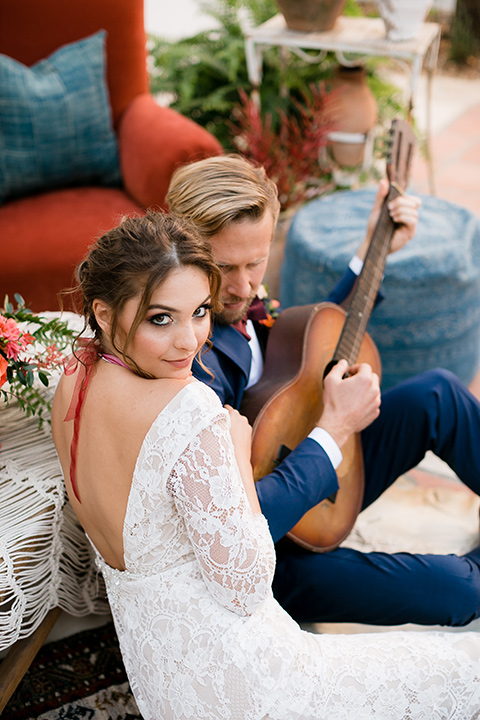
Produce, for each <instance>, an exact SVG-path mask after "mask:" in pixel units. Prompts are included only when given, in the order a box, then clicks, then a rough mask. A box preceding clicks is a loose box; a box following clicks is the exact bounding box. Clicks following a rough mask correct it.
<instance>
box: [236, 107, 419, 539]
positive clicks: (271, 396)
mask: <svg viewBox="0 0 480 720" xmlns="http://www.w3.org/2000/svg"><path fill="white" fill-rule="evenodd" d="M387 144H388V146H389V148H390V150H389V157H388V158H387V175H388V178H389V181H390V187H389V191H388V195H387V197H386V198H385V199H384V201H383V205H382V208H381V210H380V215H379V218H378V221H377V224H376V227H375V230H374V232H373V235H372V238H371V240H370V245H369V248H368V251H367V253H366V257H365V261H364V263H363V267H362V271H361V273H360V275H359V278H358V280H357V282H356V285H355V289H354V291H353V294H352V298H351V300H350V304H349V309H348V313H346V312H344V310H342V309H341V308H340V307H339V306H337V305H333V304H331V303H321V304H319V305H308V306H301V307H293V308H288V309H287V310H284V311H283V312H282V313H281V314H280V316H279V317H278V319H277V320H276V322H275V325H274V326H273V328H272V330H271V332H270V335H269V339H268V346H267V355H266V358H265V367H264V371H263V375H262V379H261V380H260V382H258V383H257V384H256V385H254V386H253V387H252V388H250V389H249V390H248V391H247V392H246V393H245V396H244V399H243V402H242V406H241V411H242V412H243V413H244V414H245V415H246V416H247V418H248V419H249V420H250V423H251V424H253V446H252V465H253V470H254V477H255V480H259V479H260V478H262V477H263V476H264V475H267V474H268V473H270V472H271V471H272V470H273V469H274V468H275V466H276V464H278V463H279V462H281V460H282V459H283V458H284V457H285V454H288V452H289V451H290V450H293V449H294V448H295V447H297V445H298V444H299V443H300V442H301V441H302V440H303V439H304V438H305V437H306V436H307V435H308V434H309V432H310V431H311V430H312V429H313V428H314V427H315V425H316V422H317V421H318V420H319V418H320V416H321V414H322V411H323V399H322V398H323V380H324V377H325V375H327V374H328V372H329V371H330V369H331V367H332V365H333V364H335V363H336V362H338V361H339V360H341V359H342V358H344V359H345V360H347V362H348V365H349V366H351V365H353V364H354V363H368V364H369V365H371V367H372V368H373V370H374V371H375V372H376V373H378V375H380V371H381V365H380V356H379V354H378V350H377V348H376V347H375V344H374V342H373V340H372V339H371V337H370V336H369V335H368V334H367V332H366V329H367V324H368V321H369V319H370V315H371V312H372V310H373V306H374V304H375V298H376V297H377V293H378V289H379V287H380V283H381V281H382V277H383V273H384V270H385V263H386V260H387V256H388V253H389V252H390V248H391V242H392V238H393V235H394V232H395V229H396V226H395V223H394V221H393V220H392V218H391V217H390V213H389V211H388V204H389V202H390V201H391V200H393V199H394V198H395V197H398V195H400V194H401V193H402V192H403V190H402V188H405V187H406V186H407V183H408V173H409V168H410V165H411V160H412V154H413V148H414V145H415V136H414V133H413V130H412V128H411V126H410V125H409V123H407V122H405V121H402V120H394V121H393V122H392V128H391V131H390V138H389V140H388V143H387ZM342 454H343V460H342V463H341V464H340V466H339V467H338V468H337V477H338V484H339V488H340V489H339V490H338V492H337V493H335V496H334V497H331V498H327V499H325V500H324V501H323V502H321V503H319V504H318V505H317V506H316V507H314V508H312V509H311V510H309V511H308V512H307V513H306V514H305V515H304V516H303V518H302V519H301V520H300V521H299V522H298V523H297V524H296V525H295V527H293V528H292V530H291V531H290V533H289V536H290V537H291V538H292V539H293V540H294V541H295V542H297V543H298V544H299V545H302V546H303V547H306V548H309V549H310V550H314V551H316V552H326V551H328V550H332V549H333V548H335V547H337V545H339V543H341V541H342V540H343V539H344V538H345V537H346V535H348V533H349V532H350V530H351V529H352V527H353V525H354V523H355V520H356V517H357V515H358V513H359V511H360V509H361V506H362V500H363V490H364V472H363V458H362V449H361V443H360V436H359V435H354V436H352V437H351V438H350V439H349V441H348V443H347V444H346V445H344V446H343V447H342Z"/></svg>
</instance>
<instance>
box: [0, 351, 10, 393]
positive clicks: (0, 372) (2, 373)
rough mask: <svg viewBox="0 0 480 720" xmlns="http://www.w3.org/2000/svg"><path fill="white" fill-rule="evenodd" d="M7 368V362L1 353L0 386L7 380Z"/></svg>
mask: <svg viewBox="0 0 480 720" xmlns="http://www.w3.org/2000/svg"><path fill="white" fill-rule="evenodd" d="M7 368H8V362H7V361H6V360H5V358H4V357H3V355H0V387H2V385H3V384H4V383H6V382H7Z"/></svg>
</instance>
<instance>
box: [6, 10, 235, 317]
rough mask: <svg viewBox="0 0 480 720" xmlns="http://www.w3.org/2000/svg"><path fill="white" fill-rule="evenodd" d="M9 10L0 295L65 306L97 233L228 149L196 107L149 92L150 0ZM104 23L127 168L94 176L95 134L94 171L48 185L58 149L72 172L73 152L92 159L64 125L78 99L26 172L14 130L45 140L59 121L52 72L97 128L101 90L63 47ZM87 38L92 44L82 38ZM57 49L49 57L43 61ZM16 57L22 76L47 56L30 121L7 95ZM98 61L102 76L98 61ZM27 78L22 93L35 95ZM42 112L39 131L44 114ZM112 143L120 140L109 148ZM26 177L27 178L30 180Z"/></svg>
mask: <svg viewBox="0 0 480 720" xmlns="http://www.w3.org/2000/svg"><path fill="white" fill-rule="evenodd" d="M0 18H1V20H0V53H1V54H2V55H3V56H7V57H3V61H4V66H5V65H6V66H7V68H6V70H5V72H4V73H3V75H2V65H1V64H0V248H1V256H0V307H1V305H2V304H3V297H4V295H5V294H8V295H9V296H10V298H11V299H12V298H13V294H14V293H15V292H19V293H20V294H21V295H22V296H23V297H24V299H25V301H26V303H27V305H28V306H29V307H31V308H32V310H34V311H37V312H41V311H43V310H57V309H58V307H59V305H58V299H57V293H58V292H59V291H60V290H62V289H63V288H66V287H70V286H71V285H72V282H73V271H74V268H75V266H76V264H77V263H78V261H79V260H80V259H81V258H82V256H83V255H84V253H85V252H86V249H87V247H88V246H89V245H90V244H91V243H92V242H93V240H94V239H95V237H97V236H98V235H99V234H101V233H103V232H105V231H106V230H108V229H110V228H111V227H114V226H115V225H116V224H117V222H118V220H119V218H120V217H121V216H122V215H124V214H127V213H139V212H143V211H144V210H145V208H147V207H149V206H154V207H156V208H164V207H165V195H166V192H167V188H168V184H169V181H170V177H171V174H172V172H173V170H174V169H175V167H177V166H178V165H181V164H183V163H185V162H189V161H191V160H194V159H199V158H201V157H205V156H208V155H215V154H220V153H221V152H222V148H221V146H220V144H219V143H218V141H217V140H216V139H215V138H214V137H213V136H212V135H210V134H209V133H208V132H207V131H205V130H204V129H203V128H201V127H200V126H198V125H197V124H196V123H194V122H193V121H191V120H190V119H188V118H186V117H183V116H181V115H179V114H178V113H176V112H174V111H173V110H171V109H169V108H164V107H160V106H159V105H158V104H157V103H156V102H155V100H154V98H153V97H152V96H151V94H150V93H149V89H148V73H147V58H146V36H145V30H144V15H143V0H68V1H66V0H14V2H12V0H0ZM100 30H104V31H105V33H103V34H102V33H100V34H101V35H104V43H105V53H104V57H105V63H106V67H105V72H104V73H103V77H104V79H103V83H104V84H105V85H106V88H107V90H106V92H107V103H108V104H109V105H110V107H109V108H108V112H109V114H110V119H109V121H108V122H109V125H110V132H111V134H112V136H113V138H114V144H116V150H115V153H116V157H117V162H118V166H119V168H120V171H121V180H120V181H119V182H111V183H109V182H105V183H104V184H100V183H97V182H96V180H95V173H96V171H97V170H98V169H99V167H100V166H101V163H102V162H103V159H102V158H103V156H102V153H101V152H100V151H99V150H98V146H97V145H95V146H94V151H93V154H92V157H91V158H90V161H91V163H92V160H93V173H92V172H91V174H90V175H89V174H88V172H87V173H86V174H84V175H83V176H81V177H80V180H79V181H76V180H75V177H74V176H73V177H72V178H69V177H63V179H60V180H58V179H57V180H56V181H55V178H54V179H53V181H52V183H50V186H49V185H48V183H47V186H46V187H42V180H41V179H40V180H39V181H38V182H37V184H36V185H35V182H36V181H35V177H36V173H37V171H38V172H39V177H43V176H42V172H43V171H44V170H45V171H46V174H47V175H48V171H49V168H48V167H43V166H45V164H46V165H48V163H49V162H50V160H49V158H50V156H51V158H52V163H53V161H54V160H55V159H58V158H60V160H61V161H62V162H63V171H64V172H65V167H66V168H67V170H68V168H69V167H70V165H69V164H71V165H72V166H73V165H74V164H76V163H77V161H81V162H83V158H82V157H80V156H81V153H80V152H79V151H76V150H75V151H74V152H73V157H70V158H69V157H62V155H64V152H63V151H64V145H65V141H64V140H63V132H64V131H65V132H67V131H68V127H67V125H68V123H69V122H70V121H71V122H72V123H73V124H75V122H77V118H76V117H75V114H74V113H73V118H72V117H70V118H69V117H68V113H69V112H72V111H71V107H70V106H69V103H70V100H68V102H67V103H66V105H67V107H66V109H65V112H66V116H65V117H66V118H67V119H65V121H61V124H60V125H59V126H57V129H56V130H53V129H52V134H54V136H55V142H56V144H55V145H54V146H52V148H53V149H52V151H51V153H50V155H49V154H48V153H47V161H45V157H44V158H42V160H41V161H40V160H38V159H35V162H36V165H35V164H34V165H33V168H32V167H28V168H27V169H25V170H24V171H23V172H22V167H23V166H22V163H23V161H24V155H25V153H24V146H23V145H20V147H19V148H15V149H13V148H12V139H11V137H10V138H9V137H8V134H9V133H12V132H13V133H15V132H16V128H17V126H18V128H19V131H21V132H22V133H24V134H25V135H26V139H25V142H27V141H28V142H29V141H30V140H32V138H31V137H30V135H32V136H34V138H35V142H36V139H37V136H38V135H40V134H42V133H43V134H45V132H47V131H48V130H49V129H50V128H49V115H48V112H49V110H48V107H47V109H45V108H44V107H43V95H42V93H43V87H44V86H43V85H42V84H41V83H42V82H50V87H51V88H53V95H55V93H57V91H58V86H59V84H60V83H62V82H63V81H65V83H66V85H68V83H70V85H72V86H73V90H74V92H75V93H77V95H76V97H77V101H78V98H80V101H81V104H82V105H83V107H82V108H81V111H82V112H83V113H84V115H85V118H84V119H83V120H82V121H81V122H80V121H78V128H77V129H76V132H78V133H79V134H80V135H82V138H83V139H85V137H86V136H87V135H88V133H89V132H90V133H91V134H92V133H93V130H92V129H91V128H90V121H92V122H94V121H96V120H97V118H96V117H95V113H96V111H95V102H97V101H98V98H99V97H100V95H99V94H98V93H97V95H94V96H93V99H94V100H95V102H91V100H92V95H91V94H90V95H89V93H91V92H93V90H92V88H93V83H92V82H88V83H87V84H86V85H85V87H82V88H79V87H78V83H77V81H76V79H75V78H73V79H72V78H71V77H70V75H69V72H68V71H66V70H65V67H64V65H62V62H63V59H64V54H63V53H64V51H63V50H60V51H59V48H64V47H65V46H67V45H68V46H70V44H71V45H72V46H73V47H75V48H76V47H77V46H78V41H82V40H83V39H84V38H89V37H91V36H93V35H95V34H98V33H99V31H100ZM89 42H90V41H88V43H89ZM95 42H96V41H95ZM88 43H87V46H86V50H85V52H84V57H85V59H86V62H87V64H89V63H90V61H91V52H90V50H89V48H90V45H89V44H88ZM79 47H80V50H82V48H83V46H82V45H80V46H79ZM57 56H58V57H57ZM47 58H48V59H49V60H47V61H46V63H43V62H40V61H43V60H45V59H47ZM50 58H54V60H53V66H55V65H56V68H54V69H58V68H60V80H58V79H57V77H56V76H55V75H54V74H53V75H52V71H51V70H52V65H51V62H50ZM55 58H56V60H55ZM1 60H2V58H1V57H0V62H1ZM11 60H12V61H15V62H10V61H11ZM92 62H93V61H92ZM10 66H12V67H10ZM12 68H13V72H18V73H19V74H20V76H22V73H26V74H27V76H28V75H29V73H30V74H31V71H32V72H33V71H34V70H35V72H36V70H37V68H38V72H39V75H38V76H37V75H36V76H35V78H34V80H35V82H37V86H36V92H37V91H38V96H37V98H36V102H37V103H38V105H37V106H36V107H35V108H34V109H33V110H32V109H31V108H27V111H28V112H30V113H31V114H32V117H33V120H32V123H33V124H32V128H33V129H32V130H31V132H30V130H29V128H30V119H31V118H30V119H29V120H28V122H27V121H26V120H25V117H23V116H20V117H19V115H17V114H16V111H15V110H13V109H12V106H14V105H15V103H12V102H11V100H10V99H9V97H7V96H8V94H9V93H10V91H12V92H13V93H15V92H16V85H17V83H16V82H14V81H13V80H11V79H9V78H11V77H13V78H15V77H16V76H15V75H12V76H9V75H7V74H5V73H6V72H7V71H8V72H10V70H11V69H12ZM100 69H101V68H100ZM96 72H97V81H100V79H101V78H100V75H99V73H98V67H97V69H96ZM62 73H63V75H62ZM2 77H3V80H4V84H3V86H2V85H1V80H2ZM52 77H53V80H52ZM39 78H40V79H39ZM27 80H28V77H27ZM38 83H40V84H38ZM14 86H15V87H14ZM2 87H3V89H2ZM26 87H27V91H26V93H25V95H26V98H24V99H23V100H24V104H25V103H26V104H27V105H28V104H29V101H30V98H29V91H28V85H27V86H26ZM38 88H40V89H38ZM100 89H101V88H100ZM82 93H83V94H82ZM2 94H3V96H4V97H3V98H2ZM82 98H84V100H82ZM2 99H3V104H2ZM61 99H62V98H60V100H61ZM42 112H43V125H42V126H41V131H40V130H38V128H37V121H38V120H39V117H40V116H41V114H42ZM97 114H99V113H97ZM2 115H3V118H2ZM62 117H63V116H62ZM2 119H3V121H4V122H3V125H2ZM40 120H42V118H41V117H40ZM33 121H34V122H33ZM82 123H83V124H82ZM84 125H85V127H84ZM45 126H46V127H45ZM86 126H88V127H86ZM2 128H3V129H2ZM85 128H86V129H85ZM89 128H90V129H89ZM59 129H60V131H61V132H59ZM29 133H30V135H29ZM2 134H3V138H2ZM50 140H51V138H50ZM110 140H111V138H110ZM89 141H94V142H95V143H96V142H97V138H91V137H90V138H89ZM22 142H23V140H22ZM13 144H15V143H13ZM112 148H113V146H112V145H110V146H109V149H110V150H112ZM2 155H3V158H2ZM42 163H43V166H42V167H40V165H41V164H42ZM91 170H92V168H90V171H91ZM73 175H74V174H73ZM58 177H60V178H62V176H61V175H60V176H58ZM91 177H93V178H94V179H93V180H92V179H90V178H91ZM2 180H3V185H2ZM23 181H25V187H26V189H23V190H22V183H23ZM29 183H30V185H29ZM2 187H3V196H2ZM30 187H31V188H32V189H29V188H30ZM19 188H20V189H19ZM67 308H68V305H67Z"/></svg>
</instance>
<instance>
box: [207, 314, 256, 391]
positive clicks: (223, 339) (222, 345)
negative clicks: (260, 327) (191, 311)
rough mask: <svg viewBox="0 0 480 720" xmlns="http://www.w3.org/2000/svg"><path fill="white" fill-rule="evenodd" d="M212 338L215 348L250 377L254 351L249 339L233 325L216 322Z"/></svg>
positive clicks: (246, 376)
mask: <svg viewBox="0 0 480 720" xmlns="http://www.w3.org/2000/svg"><path fill="white" fill-rule="evenodd" d="M210 340H211V341H212V344H213V346H214V348H215V349H216V350H218V351H220V352H222V353H223V354H224V355H226V356H227V357H228V358H229V359H230V360H231V361H232V362H234V363H235V364H236V365H237V366H238V368H239V369H240V370H241V372H242V373H243V375H244V376H245V378H246V379H248V376H249V374H250V366H251V364H252V351H251V350H250V347H249V345H248V341H247V339H246V338H245V337H243V335H242V334H241V333H239V332H238V330H235V328H233V327H231V325H216V324H215V323H214V324H213V330H212V335H211V337H210Z"/></svg>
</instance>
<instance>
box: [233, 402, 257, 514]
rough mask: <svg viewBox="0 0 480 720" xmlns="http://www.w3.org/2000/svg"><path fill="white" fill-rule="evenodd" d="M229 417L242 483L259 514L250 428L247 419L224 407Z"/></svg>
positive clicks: (254, 509)
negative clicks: (252, 462)
mask: <svg viewBox="0 0 480 720" xmlns="http://www.w3.org/2000/svg"><path fill="white" fill-rule="evenodd" d="M225 409H226V410H228V414H229V415H230V434H231V436H232V441H233V447H234V449H235V458H236V460H237V465H238V468H239V470H240V475H241V477H242V482H243V485H244V487H245V492H246V493H247V497H248V500H249V502H250V505H251V507H252V510H253V512H254V513H257V512H260V504H259V502H258V496H257V491H256V490H255V482H254V480H253V470H252V466H251V464H250V457H251V454H252V428H251V425H250V424H249V422H248V420H247V418H246V417H245V416H244V415H241V414H240V413H239V412H238V410H235V409H234V408H232V407H231V406H230V405H225Z"/></svg>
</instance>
